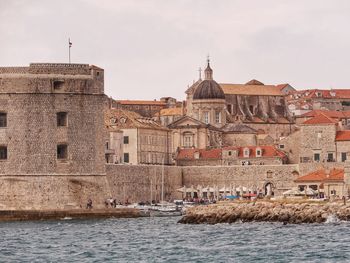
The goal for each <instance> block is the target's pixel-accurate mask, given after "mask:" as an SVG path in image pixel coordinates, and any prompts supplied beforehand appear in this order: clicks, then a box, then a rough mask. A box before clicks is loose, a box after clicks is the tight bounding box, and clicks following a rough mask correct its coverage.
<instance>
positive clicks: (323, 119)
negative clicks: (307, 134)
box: [303, 113, 338, 125]
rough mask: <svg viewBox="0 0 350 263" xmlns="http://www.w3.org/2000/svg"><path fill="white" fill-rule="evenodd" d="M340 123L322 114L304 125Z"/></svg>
mask: <svg viewBox="0 0 350 263" xmlns="http://www.w3.org/2000/svg"><path fill="white" fill-rule="evenodd" d="M337 123H338V122H337V121H336V120H334V119H332V118H330V117H328V116H326V115H325V114H323V113H321V114H319V115H316V116H315V117H313V118H311V119H309V120H307V121H304V122H303V124H305V125H325V124H326V125H328V124H332V125H334V124H337Z"/></svg>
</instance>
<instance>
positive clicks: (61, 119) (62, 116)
mask: <svg viewBox="0 0 350 263" xmlns="http://www.w3.org/2000/svg"><path fill="white" fill-rule="evenodd" d="M67 124H68V122H67V112H57V126H58V127H62V126H67Z"/></svg>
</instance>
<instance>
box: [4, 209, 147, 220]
mask: <svg viewBox="0 0 350 263" xmlns="http://www.w3.org/2000/svg"><path fill="white" fill-rule="evenodd" d="M143 216H147V215H145V214H142V213H141V212H140V211H139V210H138V209H134V208H115V209H91V210H88V209H75V210H74V209H73V210H7V211H0V222H1V221H24V220H60V219H95V218H136V217H143Z"/></svg>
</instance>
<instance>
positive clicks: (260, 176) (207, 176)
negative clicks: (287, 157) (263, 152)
mask: <svg viewBox="0 0 350 263" xmlns="http://www.w3.org/2000/svg"><path fill="white" fill-rule="evenodd" d="M298 171H299V169H298V166H297V165H249V166H220V167H210V166H207V167H194V166H193V167H183V169H182V173H183V184H184V185H186V186H191V185H193V186H197V185H201V186H214V185H217V186H219V187H223V186H227V187H228V186H230V185H234V186H236V187H238V186H245V187H256V188H258V189H261V190H262V192H264V187H265V186H266V185H267V184H268V183H271V184H272V185H273V187H274V190H273V191H274V193H275V194H276V195H280V194H282V193H283V192H284V191H286V190H287V189H290V188H291V187H293V186H295V184H294V182H293V181H294V180H295V179H296V178H297V177H298Z"/></svg>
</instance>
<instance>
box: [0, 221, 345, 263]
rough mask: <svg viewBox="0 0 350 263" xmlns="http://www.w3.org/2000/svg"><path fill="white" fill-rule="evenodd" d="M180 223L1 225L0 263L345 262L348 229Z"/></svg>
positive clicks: (341, 226)
mask: <svg viewBox="0 0 350 263" xmlns="http://www.w3.org/2000/svg"><path fill="white" fill-rule="evenodd" d="M177 220H178V218H137V219H107V220H67V221H48V222H12V223H1V224H0V235H1V239H0V261H1V262H4V261H22V262H33V261H36V262H63V261H64V262H84V261H89V262H102V261H103V262H108V261H113V262H188V261H192V262H208V261H210V262H253V261H254V262H267V261H269V262H286V261H288V262H300V261H306V262H347V261H350V237H349V235H348V234H347V233H348V229H349V226H350V224H349V223H346V222H340V223H339V222H338V223H329V224H312V225H307V224H301V225H285V226H284V225H282V224H280V223H243V224H242V223H237V224H217V225H182V224H177V223H176V222H177Z"/></svg>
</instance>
